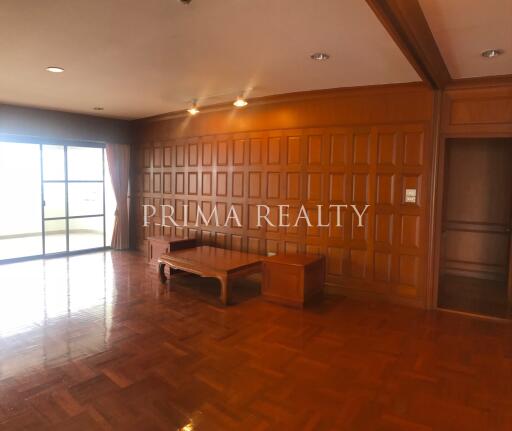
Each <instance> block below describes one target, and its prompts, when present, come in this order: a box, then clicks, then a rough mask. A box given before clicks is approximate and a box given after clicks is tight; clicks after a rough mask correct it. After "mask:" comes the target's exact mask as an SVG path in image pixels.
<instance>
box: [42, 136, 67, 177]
mask: <svg viewBox="0 0 512 431" xmlns="http://www.w3.org/2000/svg"><path fill="white" fill-rule="evenodd" d="M64 179H65V174H64V146H62V145H43V180H46V181H48V180H53V181H55V180H60V181H63V180H64Z"/></svg>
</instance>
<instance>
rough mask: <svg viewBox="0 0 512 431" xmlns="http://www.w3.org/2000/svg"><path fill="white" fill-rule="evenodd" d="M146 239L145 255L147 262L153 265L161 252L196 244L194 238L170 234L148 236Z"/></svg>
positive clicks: (164, 252)
mask: <svg viewBox="0 0 512 431" xmlns="http://www.w3.org/2000/svg"><path fill="white" fill-rule="evenodd" d="M147 241H148V242H147V247H148V249H147V252H146V256H147V260H148V263H150V264H153V265H156V264H157V263H158V258H159V257H160V256H161V255H162V254H166V253H169V252H171V251H173V250H182V249H184V248H191V247H195V246H196V240H195V238H178V237H175V236H171V235H159V236H150V237H148V238H147Z"/></svg>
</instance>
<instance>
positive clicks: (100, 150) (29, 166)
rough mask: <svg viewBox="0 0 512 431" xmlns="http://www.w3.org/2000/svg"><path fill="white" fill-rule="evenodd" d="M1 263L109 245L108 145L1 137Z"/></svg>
mask: <svg viewBox="0 0 512 431" xmlns="http://www.w3.org/2000/svg"><path fill="white" fill-rule="evenodd" d="M0 192H1V195H2V200H3V202H4V205H3V208H2V211H0V263H7V262H11V261H16V260H20V259H27V258H36V257H51V256H60V255H67V254H72V253H77V252H84V251H89V250H98V249H105V248H107V246H108V245H109V244H110V238H111V235H112V226H113V215H114V209H115V198H114V195H113V190H112V186H111V183H110V175H109V174H108V167H107V164H106V156H105V146H104V145H102V144H87V145H80V144H75V143H70V144H46V143H44V144H43V143H21V142H0Z"/></svg>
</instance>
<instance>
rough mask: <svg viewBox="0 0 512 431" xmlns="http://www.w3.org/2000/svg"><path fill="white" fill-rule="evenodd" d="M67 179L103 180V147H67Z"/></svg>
mask: <svg viewBox="0 0 512 431" xmlns="http://www.w3.org/2000/svg"><path fill="white" fill-rule="evenodd" d="M68 180H87V181H91V180H96V181H102V180H103V148H88V147H68Z"/></svg>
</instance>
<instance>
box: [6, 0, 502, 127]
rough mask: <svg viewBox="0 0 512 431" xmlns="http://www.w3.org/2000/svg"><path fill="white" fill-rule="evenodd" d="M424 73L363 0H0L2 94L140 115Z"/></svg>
mask: <svg viewBox="0 0 512 431" xmlns="http://www.w3.org/2000/svg"><path fill="white" fill-rule="evenodd" d="M440 1H441V0H440ZM461 1H466V0H461ZM494 1H498V0H494ZM423 3H425V2H423ZM486 3H487V2H486ZM507 3H508V4H509V2H508V1H507ZM478 50H479V48H477V51H478ZM315 51H324V52H327V53H329V54H331V59H330V60H329V61H327V62H322V63H321V62H314V61H312V60H310V58H309V55H310V54H311V53H313V52H315ZM51 65H53V66H62V67H64V68H65V70H66V71H65V73H62V74H52V73H48V72H45V71H44V68H45V67H46V66H51ZM419 80H420V79H419V77H418V75H417V74H416V72H415V71H414V70H413V68H412V67H411V66H410V65H409V63H408V62H407V60H406V59H405V57H404V56H403V54H402V53H401V52H400V50H399V49H398V48H397V46H396V45H395V44H394V42H393V41H392V39H391V38H390V36H389V35H388V33H387V32H386V30H385V29H384V28H383V27H382V25H381V24H380V22H379V21H378V19H377V18H376V17H375V15H374V13H373V12H372V11H371V10H370V8H369V7H368V6H367V4H366V2H365V1H363V0H321V1H319V0H193V1H192V4H191V5H189V6H186V5H183V4H181V3H180V2H179V1H178V0H23V1H20V0H0V103H13V104H21V105H29V106H37V107H43V108H52V109H59V110H64V111H72V112H83V113H89V114H95V113H96V112H95V111H92V107H94V106H104V107H105V111H103V112H102V113H101V115H103V116H111V117H117V118H141V117H145V116H150V115H155V114H160V113H164V112H170V111H176V110H180V109H185V108H187V107H188V105H189V103H190V100H191V99H193V98H199V99H200V103H202V104H205V105H208V104H214V103H220V102H225V101H229V100H233V99H234V98H235V96H236V95H237V94H238V93H240V92H241V91H243V90H244V89H248V88H253V90H252V91H249V93H250V94H249V96H250V97H255V96H258V97H259V96H265V95H270V94H280V93H289V92H295V91H305V90H315V89H323V88H334V87H348V86H360V85H372V84H387V83H398V82H410V81H419Z"/></svg>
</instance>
